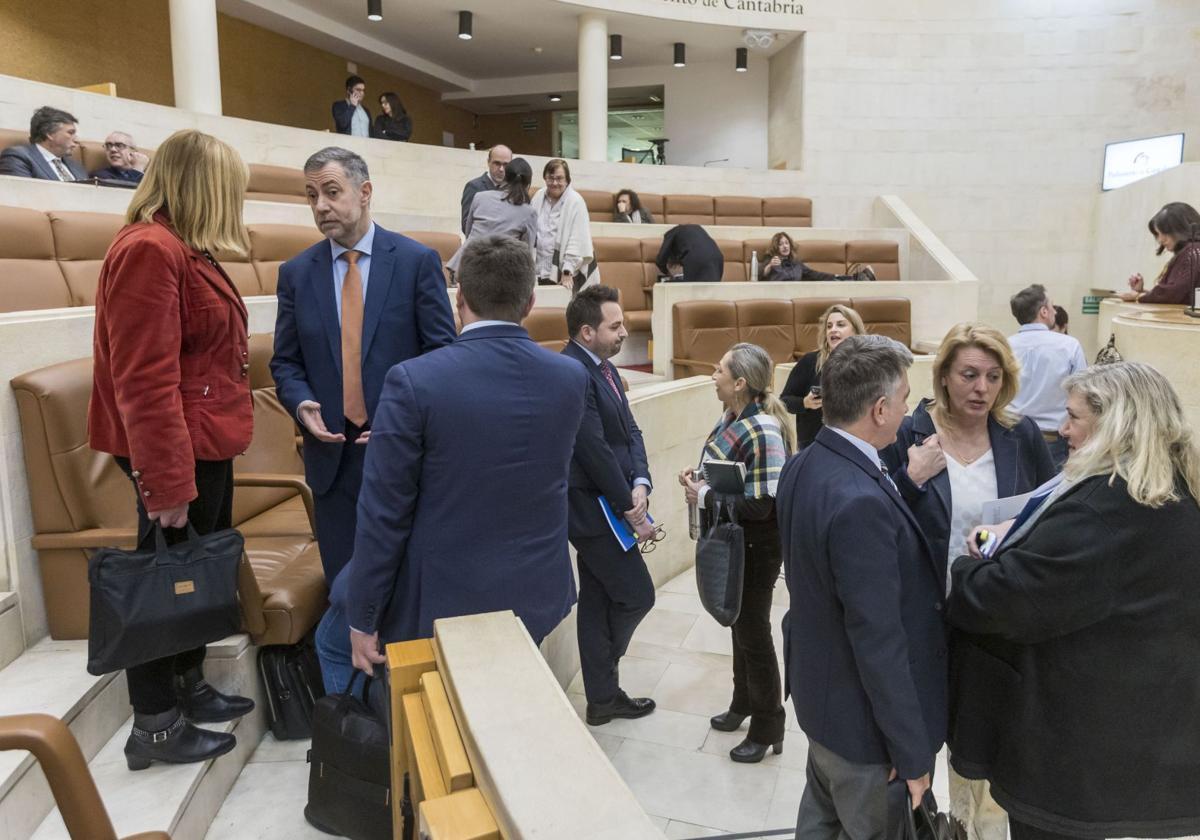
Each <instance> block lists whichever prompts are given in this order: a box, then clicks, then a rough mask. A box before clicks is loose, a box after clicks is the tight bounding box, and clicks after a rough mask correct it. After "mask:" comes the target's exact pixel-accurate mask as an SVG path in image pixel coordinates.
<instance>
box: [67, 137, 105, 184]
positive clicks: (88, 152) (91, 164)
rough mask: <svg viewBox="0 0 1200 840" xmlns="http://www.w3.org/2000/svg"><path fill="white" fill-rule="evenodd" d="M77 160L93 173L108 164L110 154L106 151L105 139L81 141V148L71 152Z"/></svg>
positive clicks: (88, 171)
mask: <svg viewBox="0 0 1200 840" xmlns="http://www.w3.org/2000/svg"><path fill="white" fill-rule="evenodd" d="M71 156H72V157H74V158H75V160H77V161H79V164H80V165H81V166H82V167H83V168H84V171H85V172H87V173H88V174H89V175H91V174H92V173H93V172H95V171H96V170H97V169H104V168H105V167H106V166H108V155H107V154H105V152H104V141H103V140H94V141H93V140H88V141H85V142H81V143H80V144H79V148H78V149H76V150H75V151H74V152H72V153H71Z"/></svg>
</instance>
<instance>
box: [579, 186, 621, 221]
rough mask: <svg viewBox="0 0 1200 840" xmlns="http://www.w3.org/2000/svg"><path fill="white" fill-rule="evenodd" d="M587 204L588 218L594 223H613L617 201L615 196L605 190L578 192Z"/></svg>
mask: <svg viewBox="0 0 1200 840" xmlns="http://www.w3.org/2000/svg"><path fill="white" fill-rule="evenodd" d="M576 192H577V193H579V195H580V197H582V198H583V201H584V203H585V204H587V209H588V218H589V219H591V220H592V221H593V222H611V221H612V220H613V207H614V206H615V200H614V199H613V194H612V193H610V192H604V191H603V190H576Z"/></svg>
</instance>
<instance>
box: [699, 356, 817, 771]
mask: <svg viewBox="0 0 1200 840" xmlns="http://www.w3.org/2000/svg"><path fill="white" fill-rule="evenodd" d="M774 367H775V366H774V364H773V363H772V362H771V357H770V356H769V355H768V354H767V351H766V350H764V349H763V348H761V347H759V346H758V345H756V344H746V343H742V344H735V345H734V346H733V347H732V348H730V350H729V352H728V353H726V354H725V355H724V356H723V357H722V358H721V361H720V362H719V363H718V364H717V369H716V371H714V372H713V375H712V378H713V383H714V385H715V386H716V391H717V397H718V399H720V400H721V403H722V404H723V406H724V411H723V412H722V414H721V419H720V420H719V421H717V425H716V426H715V427H714V428H713V430H712V433H711V434H710V435H709V436H708V441H707V442H706V443H705V445H704V451H703V452H702V454H701V458H700V469H699V470H698V471H696V470H691V469H688V470H684V471H683V472H682V473H680V474H679V483H680V484H681V485H683V488H684V496H685V497H686V499H687V501H688V503H689V504H695V505H698V506H699V507H700V508H701V509H702V510H703V511H704V513H705V519H706V525H707V524H711V522H712V521H713V518H714V516H715V514H714V511H713V509H714V508H715V507H717V506H718V500H717V499H716V498H715V497H714V496H713V494H712V493H711V491H710V488H709V486H708V482H707V481H705V480H704V478H703V471H704V464H705V463H706V462H707V461H710V460H719V461H739V462H741V463H743V464H745V465H746V489H745V493H744V495H743V496H742V498H739V499H736V500H729V499H724V500H721V501H722V502H724V503H726V504H729V505H732V507H733V513H734V515H735V516H736V518H737V521H738V523H739V524H741V526H742V529H743V535H744V539H745V562H746V565H745V572H744V578H743V582H742V608H741V612H740V613H739V614H738V617H737V620H736V621H734V623H733V627H732V631H733V698H732V700H731V702H730V704H729V709H728V710H727V711H724V712H721V713H720V714H718V715H716V716H714V717H713V718H712V720H711V721H710V723H711V724H712V727H713V729H717V730H720V731H722V732H732V731H734V730H736V729H737V728H738V727H740V726H741V725H742V723H743V721H745V720H746V718H747V717H749V718H750V730H749V732H748V733H747V734H746V739H745V740H744V741H742V742H741V743H740V744H738V745H737V746H736V747H734V748H733V749H732V750H730V752H729V757H730V758H731V759H733V760H734V761H737V762H742V763H754V762H759V761H762V760H763V757H764V756H765V755H766V754H767V750H768V749H773V750H774V751H775V753H776V754H779V753H780V752H782V751H783V724H784V712H783V691H782V687H781V683H780V678H779V664H778V661H777V660H776V658H775V643H774V641H773V640H772V638H771V593H772V592H773V591H774V589H775V582H776V580H778V578H779V569H780V567H781V566H782V565H783V552H782V549H781V547H780V543H779V526H778V524H777V523H776V520H775V488H776V486H777V484H778V483H779V473H780V470H782V469H783V463H784V461H785V460H787V457H788V456H789V455H791V454H792V453H793V452H795V451H796V437H795V433H794V431H793V429H792V424H791V422H790V421H791V418H790V417H789V416H788V413H787V409H786V408H785V407H784V405H783V403H782V402H780V401H779V398H778V397H776V396H775V395H774V394H773V393H772V388H771V382H772V378H773V375H774Z"/></svg>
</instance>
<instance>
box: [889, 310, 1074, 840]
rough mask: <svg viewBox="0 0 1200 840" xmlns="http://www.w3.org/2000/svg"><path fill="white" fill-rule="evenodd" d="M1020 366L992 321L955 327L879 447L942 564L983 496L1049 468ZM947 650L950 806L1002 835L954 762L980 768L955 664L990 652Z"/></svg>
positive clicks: (1048, 473)
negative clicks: (928, 382)
mask: <svg viewBox="0 0 1200 840" xmlns="http://www.w3.org/2000/svg"><path fill="white" fill-rule="evenodd" d="M1018 370H1019V366H1018V365H1017V362H1016V360H1015V358H1014V357H1013V354H1012V350H1011V349H1010V348H1009V346H1008V342H1007V341H1006V340H1005V338H1004V336H1003V335H1001V333H1000V332H999V331H997V330H995V329H993V328H991V327H987V326H984V325H983V324H974V323H966V324H958V325H957V326H955V327H953V328H952V329H951V330H950V332H949V333H947V334H946V337H945V338H944V339H943V340H942V345H941V347H940V348H939V349H938V354H937V357H936V358H935V359H934V363H933V392H934V395H935V396H934V398H933V399H932V400H923V401H922V402H921V403H920V404H919V405H918V406H917V408H916V410H915V411H913V413H912V415H911V416H910V417H906V418H904V421H903V423H902V424H901V426H900V431H899V433H898V434H897V437H896V442H895V443H894V444H892V446H890V447H888V448H887V449H885V450H883V452H881V453H880V455H881V457H882V458H883V461H884V463H886V464H887V467H888V471H889V472H890V473H891V474H892V476H893V478H894V479H895V482H896V487H897V489H898V490H899V491H900V495H901V496H903V497H904V500H905V501H906V502H907V503H908V506H909V508H910V509H911V510H912V512H913V515H914V516H915V517H916V519H917V522H918V523H919V524H920V526H921V530H922V531H923V532H924V533H925V537H926V539H928V540H929V543H930V547H931V548H932V549H933V554H934V556H935V557H936V558H938V559H939V560H942V559H945V562H946V564H947V567H948V566H949V564H950V563H951V562H952V561H953V560H954V558H956V557H958V556H960V555H963V554H966V553H967V538H968V537H969V536H970V535H971V530H972V528H973V527H974V526H975V525H978V524H979V523H980V522H982V521H983V519H982V518H981V515H982V510H983V504H984V502H988V501H992V500H994V499H997V498H1000V497H1005V496H1015V495H1019V494H1022V493H1028V492H1029V491H1031V490H1033V489H1034V488H1036V487H1038V486H1039V485H1040V484H1042V483H1043V482H1045V481H1047V480H1048V479H1050V478H1052V477H1053V476H1054V473H1055V470H1054V463H1053V461H1052V460H1051V458H1050V451H1049V450H1048V449H1047V448H1046V441H1045V440H1044V439H1043V438H1042V433H1041V432H1040V431H1039V430H1038V427H1037V424H1036V423H1034V422H1033V421H1032V420H1030V419H1029V418H1020V417H1017V416H1015V415H1013V414H1012V413H1011V412H1009V411H1008V410H1007V406H1008V404H1009V402H1011V401H1012V398H1013V397H1014V396H1015V395H1016V393H1017V387H1018V384H1019V383H1018ZM947 580H949V578H947ZM951 650H952V653H951V680H952V691H951V733H950V736H951V737H950V744H951V754H952V755H953V756H954V759H955V761H954V766H953V767H952V768H951V771H950V802H951V805H950V807H951V811H952V813H954V814H955V816H957V817H958V818H959V819H961V820H962V821H963V822H964V823H966V824H967V825H968V826H970V825H974V826H975V830H974V831H973V832H972V833H973V834H978V836H979V837H980V838H981V840H1004V838H1005V829H1006V822H1007V821H1006V819H1005V816H1004V813H1003V812H1002V811H1001V810H1000V808H999V807H997V805H996V803H995V802H993V801H992V800H991V797H990V796H989V795H988V792H987V783H986V782H985V781H974V782H972V781H968V780H967V778H964V777H963V776H960V775H959V774H958V772H955V770H956V769H957V770H958V771H959V772H961V773H963V774H964V775H965V776H967V777H968V778H973V779H982V778H983V777H982V773H981V772H979V770H978V768H977V766H976V763H977V756H976V754H975V753H976V751H975V750H974V749H973V747H972V746H971V745H969V744H959V743H957V741H956V737H955V736H956V729H955V722H956V716H957V715H959V714H960V713H968V712H967V711H965V710H963V709H961V708H960V706H959V704H956V703H955V702H954V699H955V694H954V691H953V688H954V683H953V680H954V673H955V671H956V670H957V668H958V667H959V666H960V665H961V664H962V663H963V662H964V661H970V660H971V659H972V658H974V657H975V656H991V654H988V653H984V652H981V651H979V650H978V649H977V648H976V646H975V645H974V644H973V643H972V642H971V640H969V639H965V638H955V639H952V644H951Z"/></svg>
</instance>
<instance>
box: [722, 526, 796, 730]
mask: <svg viewBox="0 0 1200 840" xmlns="http://www.w3.org/2000/svg"><path fill="white" fill-rule="evenodd" d="M743 527H745V541H746V571H745V576H744V578H743V582H742V611H741V612H740V613H739V614H738V618H737V621H735V622H734V623H733V628H732V629H733V702H731V703H730V704H729V710H730V711H731V712H733V713H734V714H738V715H749V717H750V731H749V733H748V736H749V738H750V740H751V741H753V742H755V743H756V744H774V743H775V742H776V741H782V740H783V724H784V714H783V687H782V684H781V683H780V679H779V661H778V660H777V659H776V658H775V642H774V640H773V639H772V638H771V593H772V592H773V591H774V590H775V582H776V581H777V580H778V579H779V569H780V567H781V566H782V565H783V551H782V549H781V548H780V545H779V529H778V528H777V527H776V526H775V523H774V522H771V523H770V524H769V525H764V526H761V527H755V525H754V524H751V523H744V524H743Z"/></svg>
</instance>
